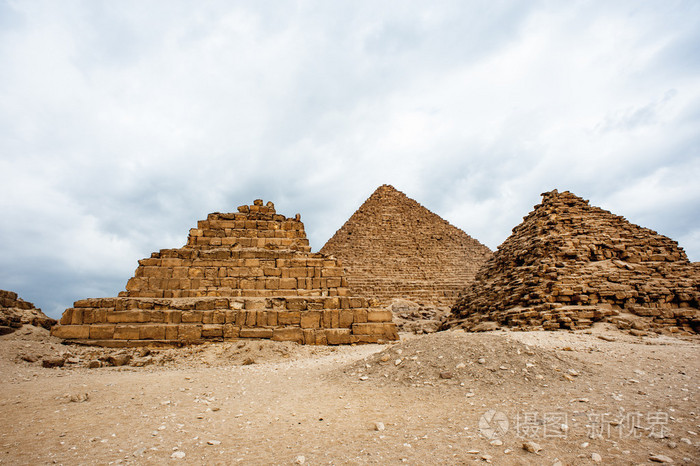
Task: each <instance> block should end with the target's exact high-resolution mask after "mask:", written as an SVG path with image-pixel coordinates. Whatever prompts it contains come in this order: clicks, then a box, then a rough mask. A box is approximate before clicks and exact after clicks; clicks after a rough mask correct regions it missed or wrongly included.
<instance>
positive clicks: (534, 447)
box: [523, 441, 542, 454]
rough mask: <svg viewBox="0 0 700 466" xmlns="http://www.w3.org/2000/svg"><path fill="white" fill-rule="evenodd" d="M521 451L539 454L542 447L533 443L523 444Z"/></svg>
mask: <svg viewBox="0 0 700 466" xmlns="http://www.w3.org/2000/svg"><path fill="white" fill-rule="evenodd" d="M523 450H525V451H529V452H530V453H535V454H537V453H539V452H540V451H542V447H541V446H540V445H539V444H538V443H535V442H533V441H529V442H523Z"/></svg>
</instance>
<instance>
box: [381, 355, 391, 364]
mask: <svg viewBox="0 0 700 466" xmlns="http://www.w3.org/2000/svg"><path fill="white" fill-rule="evenodd" d="M389 359H390V356H389V355H388V354H385V355H383V356H382V357H381V358H380V359H379V360H380V361H381V362H387V361H388V360H389Z"/></svg>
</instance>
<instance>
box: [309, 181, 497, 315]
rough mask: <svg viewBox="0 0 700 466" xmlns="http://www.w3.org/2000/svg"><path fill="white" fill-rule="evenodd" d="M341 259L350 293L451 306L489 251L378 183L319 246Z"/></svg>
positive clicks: (455, 228)
mask: <svg viewBox="0 0 700 466" xmlns="http://www.w3.org/2000/svg"><path fill="white" fill-rule="evenodd" d="M321 252H322V253H323V254H329V255H332V256H333V257H337V258H339V259H341V260H342V261H343V265H344V266H345V270H346V276H347V279H348V286H349V287H350V289H352V290H353V291H355V292H357V293H360V294H363V295H367V296H372V297H375V298H377V299H378V300H380V301H381V302H383V303H388V302H389V301H391V300H392V299H393V298H403V299H408V300H411V301H415V302H419V303H421V304H432V305H447V306H451V305H452V304H453V303H454V301H455V299H456V298H457V295H458V294H459V291H461V290H462V289H463V288H464V285H465V283H469V282H470V281H471V280H472V279H473V277H474V275H475V274H476V272H477V270H478V269H479V267H480V266H481V265H482V264H483V263H484V262H485V261H486V259H487V258H488V257H489V256H490V255H491V251H490V250H489V248H487V247H486V246H484V245H483V244H481V243H479V242H478V241H477V240H475V239H474V238H472V237H470V236H469V235H468V234H466V233H465V232H463V231H462V230H460V229H459V228H457V227H455V226H452V225H450V224H449V223H448V222H447V221H445V220H443V219H442V218H440V217H439V216H438V215H436V214H434V213H432V212H431V211H429V210H428V209H426V208H425V207H423V206H422V205H420V204H419V203H418V202H416V201H414V200H413V199H410V198H409V197H407V196H406V195H405V194H404V193H402V192H400V191H398V190H396V189H395V188H394V187H392V186H389V185H383V186H380V187H379V188H377V190H376V191H375V192H374V193H373V194H372V195H371V196H370V197H369V198H368V199H367V200H366V201H365V202H364V204H362V206H360V208H359V209H358V210H357V211H356V212H355V213H354V214H353V215H352V216H351V217H350V219H349V220H348V221H347V222H346V223H345V224H344V225H343V226H342V227H341V228H340V229H339V230H338V231H337V232H336V233H335V235H333V237H332V238H331V239H329V240H328V242H327V243H326V244H325V245H324V246H323V248H321Z"/></svg>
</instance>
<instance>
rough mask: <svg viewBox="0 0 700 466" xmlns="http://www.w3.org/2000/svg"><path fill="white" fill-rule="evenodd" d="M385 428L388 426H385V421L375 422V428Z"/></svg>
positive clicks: (378, 429) (380, 429)
mask: <svg viewBox="0 0 700 466" xmlns="http://www.w3.org/2000/svg"><path fill="white" fill-rule="evenodd" d="M384 429H386V427H384V423H383V422H375V423H374V430H377V431H379V432H381V431H383V430H384Z"/></svg>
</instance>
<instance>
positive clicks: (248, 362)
mask: <svg viewBox="0 0 700 466" xmlns="http://www.w3.org/2000/svg"><path fill="white" fill-rule="evenodd" d="M251 364H255V360H254V359H253V358H245V360H244V361H243V364H242V365H243V366H250V365H251Z"/></svg>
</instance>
